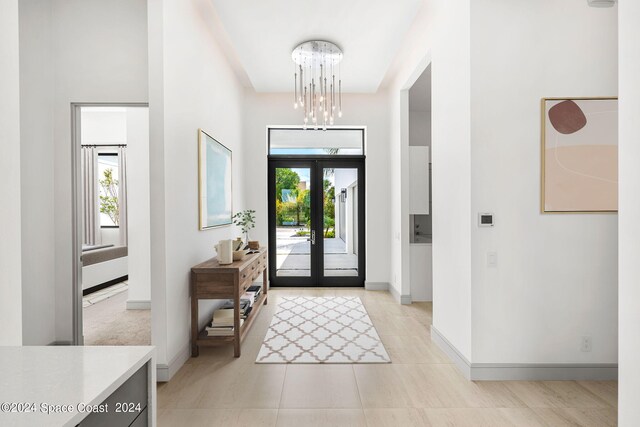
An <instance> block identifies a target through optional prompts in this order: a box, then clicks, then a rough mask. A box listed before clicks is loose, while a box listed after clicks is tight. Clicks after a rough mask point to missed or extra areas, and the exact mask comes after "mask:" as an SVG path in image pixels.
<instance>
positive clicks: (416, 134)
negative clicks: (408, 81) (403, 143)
mask: <svg viewBox="0 0 640 427" xmlns="http://www.w3.org/2000/svg"><path fill="white" fill-rule="evenodd" d="M409 96H411V93H409ZM409 145H427V146H428V145H431V112H430V111H417V110H411V109H410V110H409Z"/></svg>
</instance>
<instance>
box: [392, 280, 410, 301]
mask: <svg viewBox="0 0 640 427" xmlns="http://www.w3.org/2000/svg"><path fill="white" fill-rule="evenodd" d="M389 293H390V294H391V295H392V296H393V299H395V300H396V301H398V302H399V303H400V304H402V305H409V304H411V295H401V294H400V293H399V292H398V291H397V290H396V288H394V287H393V286H391V285H389Z"/></svg>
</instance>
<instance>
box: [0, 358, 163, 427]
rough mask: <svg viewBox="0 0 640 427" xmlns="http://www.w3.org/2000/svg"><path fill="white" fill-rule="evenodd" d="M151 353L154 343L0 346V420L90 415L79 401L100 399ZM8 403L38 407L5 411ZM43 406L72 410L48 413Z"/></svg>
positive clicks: (43, 422)
mask: <svg viewBox="0 0 640 427" xmlns="http://www.w3.org/2000/svg"><path fill="white" fill-rule="evenodd" d="M153 354H154V348H153V347H125V346H121V347H107V346H104V347H82V346H46V347H36V346H33V347H0V405H2V406H3V407H4V410H2V408H0V425H2V426H75V425H77V424H78V423H79V422H80V421H82V419H84V418H85V417H86V416H88V415H89V413H86V412H79V411H78V405H79V404H87V405H97V404H100V403H102V402H103V401H104V400H105V399H106V398H107V397H109V396H110V395H111V394H112V393H113V392H114V391H116V390H117V389H118V387H120V386H121V385H122V384H123V383H124V382H125V381H126V380H127V379H128V378H129V377H130V376H131V375H132V374H134V373H135V372H136V371H137V370H138V369H140V368H141V367H142V366H143V365H144V364H145V363H147V362H148V361H149V360H151V358H152V357H153ZM152 368H153V370H155V367H152ZM12 402H14V403H19V404H21V405H24V404H28V405H32V404H35V406H36V407H37V409H36V411H35V412H30V413H15V412H13V413H11V412H6V410H7V408H6V403H12ZM28 405H27V406H28ZM43 405H45V407H46V405H71V407H72V410H70V411H69V412H58V413H50V414H46V413H44V412H43ZM31 408H33V406H31ZM14 409H15V408H14Z"/></svg>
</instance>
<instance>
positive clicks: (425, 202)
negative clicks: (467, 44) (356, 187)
mask: <svg viewBox="0 0 640 427" xmlns="http://www.w3.org/2000/svg"><path fill="white" fill-rule="evenodd" d="M408 92H409V93H408V95H409V102H408V107H409V108H408V118H409V132H408V136H409V141H408V143H409V222H408V223H409V263H410V266H409V281H410V295H411V301H416V302H425V301H432V300H433V272H432V270H433V268H432V265H433V261H432V258H433V250H432V228H433V227H432V218H433V207H432V205H433V204H432V196H431V194H432V191H431V189H432V185H431V183H432V174H431V169H432V161H431V158H432V156H431V145H432V141H431V65H430V64H429V65H428V66H427V67H426V68H425V69H424V71H422V73H421V74H420V76H419V77H418V79H417V80H416V81H415V82H414V83H413V85H411V87H410V88H409V90H408Z"/></svg>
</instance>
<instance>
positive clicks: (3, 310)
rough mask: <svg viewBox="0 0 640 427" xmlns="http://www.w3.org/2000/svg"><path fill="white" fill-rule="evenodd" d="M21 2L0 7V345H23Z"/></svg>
mask: <svg viewBox="0 0 640 427" xmlns="http://www.w3.org/2000/svg"><path fill="white" fill-rule="evenodd" d="M18 21H19V17H18V1H17V0H7V1H3V2H2V3H0V58H2V61H0V75H1V76H2V78H1V79H0V142H1V143H2V145H1V147H2V156H0V170H2V173H3V179H2V180H1V181H0V194H2V198H3V201H2V204H0V224H2V225H0V227H1V228H0V235H2V239H0V325H2V328H0V345H21V344H22V304H21V301H22V279H21V274H22V271H21V249H20V248H21V240H20V239H21V236H20V161H19V159H20V74H19V42H18V40H19V30H18Z"/></svg>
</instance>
